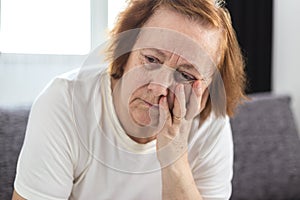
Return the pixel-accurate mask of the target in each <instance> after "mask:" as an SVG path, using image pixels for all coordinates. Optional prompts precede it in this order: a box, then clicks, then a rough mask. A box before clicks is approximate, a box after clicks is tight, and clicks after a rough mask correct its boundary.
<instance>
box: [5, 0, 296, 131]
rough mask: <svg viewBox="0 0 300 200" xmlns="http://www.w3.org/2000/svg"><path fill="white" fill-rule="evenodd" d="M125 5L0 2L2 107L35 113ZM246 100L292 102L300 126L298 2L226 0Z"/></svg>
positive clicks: (68, 0) (76, 0)
mask: <svg viewBox="0 0 300 200" xmlns="http://www.w3.org/2000/svg"><path fill="white" fill-rule="evenodd" d="M125 5H126V4H125V1H124V0H110V1H108V0H90V1H87V0H27V1H23V0H0V11H1V15H0V105H4V106H16V105H17V106H18V105H28V104H29V105H30V104H31V103H32V102H33V101H34V99H35V98H36V96H37V95H38V94H39V93H40V91H41V90H42V89H43V88H44V87H45V85H46V84H47V83H48V82H49V81H50V80H51V79H52V78H53V77H54V76H56V75H58V74H61V73H64V72H66V71H69V70H71V69H74V68H78V67H80V65H81V63H82V62H83V61H84V59H85V58H86V56H87V54H88V53H89V52H90V51H91V50H92V49H93V48H95V47H96V46H97V45H99V44H101V43H102V42H104V41H105V40H106V38H107V35H108V31H109V30H110V29H111V27H112V26H113V24H114V21H115V17H116V15H117V13H118V12H119V11H121V10H123V9H124V7H125ZM227 8H228V9H229V10H230V12H231V15H232V21H233V26H234V27H235V29H236V32H237V36H238V40H239V43H240V45H241V47H242V51H243V54H244V56H245V59H246V71H247V75H248V87H247V93H248V94H251V93H258V92H273V93H276V94H288V95H290V96H291V98H292V109H293V112H294V114H295V117H296V121H297V126H298V127H299V125H300V92H299V91H300V77H299V76H300V54H299V52H300V37H299V35H300V23H299V19H300V12H298V10H299V8H300V1H299V0H285V1H282V0H242V1H240V0H227Z"/></svg>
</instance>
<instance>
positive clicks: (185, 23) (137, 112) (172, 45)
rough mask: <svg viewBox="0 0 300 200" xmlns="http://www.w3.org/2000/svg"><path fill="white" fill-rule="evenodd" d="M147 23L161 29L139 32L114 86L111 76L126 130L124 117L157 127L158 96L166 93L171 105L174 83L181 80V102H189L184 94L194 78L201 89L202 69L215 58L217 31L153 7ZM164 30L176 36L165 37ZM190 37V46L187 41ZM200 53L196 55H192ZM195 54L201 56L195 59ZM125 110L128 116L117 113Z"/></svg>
mask: <svg viewBox="0 0 300 200" xmlns="http://www.w3.org/2000/svg"><path fill="white" fill-rule="evenodd" d="M148 27H151V28H157V29H158V30H161V34H160V33H159V32H158V34H157V35H154V36H153V34H151V33H150V35H147V33H146V34H141V35H140V36H139V38H138V40H137V42H136V45H135V48H134V49H136V50H134V51H132V52H131V54H130V56H129V59H128V61H127V63H126V66H125V68H124V75H123V77H122V80H121V81H119V83H118V84H119V85H120V86H119V87H118V88H119V89H118V90H114V88H115V86H116V84H117V81H115V80H113V81H112V88H113V91H114V103H115V107H116V111H117V114H118V117H119V120H120V121H121V123H122V125H123V126H124V127H125V130H126V124H130V123H128V119H129V118H130V119H132V121H133V122H134V123H135V124H136V125H138V126H141V127H145V126H158V124H159V122H158V119H159V108H158V103H159V100H160V98H161V97H163V96H166V97H167V100H168V104H169V108H170V110H172V107H173V102H174V98H176V97H175V95H174V92H173V91H174V88H175V86H176V85H177V84H183V85H184V90H185V96H186V102H189V104H191V102H190V99H189V97H190V95H191V93H192V92H193V91H192V85H193V83H194V82H195V81H197V80H201V88H202V91H205V89H206V88H207V86H208V84H209V81H208V79H207V74H206V75H204V74H205V73H203V72H204V71H205V72H208V71H210V72H211V70H212V68H213V67H211V65H212V64H213V63H216V62H217V61H218V49H219V48H218V46H219V38H220V34H219V32H218V31H216V30H215V29H208V28H207V27H205V26H204V25H201V24H200V23H197V22H195V21H191V20H190V19H188V18H187V17H185V16H183V15H181V14H179V13H177V12H175V11H172V10H170V9H166V8H158V9H157V10H156V12H155V13H154V14H153V16H151V17H150V19H149V20H148V21H147V22H146V24H145V25H144V26H143V27H142V28H148ZM168 30H171V31H172V32H176V33H178V34H180V35H181V36H180V37H177V35H176V34H175V35H176V36H174V35H173V34H172V36H171V35H167V36H166V34H165V33H168ZM155 33H157V31H156V32H155ZM148 34H149V33H148ZM185 38H188V39H185ZM186 41H188V42H186ZM191 41H192V42H193V43H194V44H193V45H189V43H190V42H191ZM195 46H198V49H197V48H194V47H195ZM199 47H201V51H202V52H200V50H199ZM199 53H200V54H201V56H197V55H198V54H199ZM204 54H205V56H203V55H204ZM200 57H201V60H197V59H198V58H200ZM204 57H205V58H204ZM200 63H201V64H200ZM207 63H209V64H207ZM200 66H201V67H200ZM203 67H205V69H203ZM210 67H211V68H210ZM200 68H201V69H200ZM208 68H210V69H208ZM204 79H205V80H206V81H205V80H204ZM120 97H121V98H120ZM120 101H122V102H123V103H120ZM192 103H193V104H200V102H192ZM121 105H125V106H127V109H122V106H121ZM184 106H187V105H184ZM126 110H128V114H127V115H126V114H124V113H120V112H125V111H126ZM126 116H127V117H126Z"/></svg>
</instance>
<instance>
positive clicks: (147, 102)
mask: <svg viewBox="0 0 300 200" xmlns="http://www.w3.org/2000/svg"><path fill="white" fill-rule="evenodd" d="M140 100H141V101H143V102H144V103H145V104H146V105H148V106H149V107H152V106H153V107H158V104H157V103H150V102H149V101H146V100H144V99H140Z"/></svg>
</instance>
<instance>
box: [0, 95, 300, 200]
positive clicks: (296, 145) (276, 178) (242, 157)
mask: <svg viewBox="0 0 300 200" xmlns="http://www.w3.org/2000/svg"><path fill="white" fill-rule="evenodd" d="M29 108H30V107H29V106H27V107H18V108H1V107H0V200H6V199H10V198H11V194H12V190H13V180H14V175H15V168H16V162H17V157H18V154H19V151H20V149H21V145H22V141H23V139H24V132H25V127H26V123H27V119H28V114H29ZM231 124H232V130H233V139H234V144H235V161H234V177H233V194H232V197H231V199H233V200H235V199H245V200H247V199H249V200H259V199H263V200H268V199H270V200H285V199H286V200H296V199H299V200H300V141H299V136H298V134H297V130H296V125H295V122H294V118H293V113H292V111H291V109H290V98H289V97H288V96H276V95H271V94H257V95H254V96H252V101H249V102H247V103H245V104H244V105H242V106H240V107H239V109H238V113H237V115H236V116H235V117H234V118H233V119H231Z"/></svg>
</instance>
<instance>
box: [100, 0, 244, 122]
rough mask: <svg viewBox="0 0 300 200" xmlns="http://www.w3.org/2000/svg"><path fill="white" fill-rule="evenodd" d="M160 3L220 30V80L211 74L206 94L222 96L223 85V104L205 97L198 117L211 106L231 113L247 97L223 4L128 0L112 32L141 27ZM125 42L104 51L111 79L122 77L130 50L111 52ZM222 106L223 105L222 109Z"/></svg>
mask: <svg viewBox="0 0 300 200" xmlns="http://www.w3.org/2000/svg"><path fill="white" fill-rule="evenodd" d="M160 6H164V7H167V8H170V9H173V10H175V11H177V12H179V13H181V14H183V15H184V16H187V17H188V18H190V19H191V20H196V21H197V20H198V21H199V22H200V21H201V23H203V22H204V23H205V24H207V25H211V26H213V27H215V28H218V29H220V30H222V31H221V32H222V37H223V38H222V42H221V44H220V50H221V57H220V60H219V63H217V68H218V70H219V73H220V74H219V76H221V78H222V83H221V82H220V80H218V77H217V74H215V76H214V77H213V80H212V82H211V84H210V95H212V94H213V95H214V98H216V99H222V98H219V97H221V96H222V95H223V96H224V93H223V92H220V91H222V88H223V87H224V89H225V93H226V99H224V98H223V99H224V100H225V105H223V104H224V101H223V102H217V104H216V105H215V104H214V105H213V106H212V102H211V98H208V100H207V102H206V105H205V108H204V110H203V111H202V112H201V119H203V120H204V119H206V118H207V116H208V115H209V114H210V112H211V111H212V110H213V111H214V112H215V113H216V115H217V116H219V115H223V116H224V115H225V114H227V115H229V116H230V117H231V116H233V115H234V111H235V109H236V107H237V105H238V104H239V103H241V102H242V101H243V100H244V99H247V97H246V96H245V93H244V90H245V84H246V78H245V72H244V60H243V56H242V53H241V50H240V47H239V44H238V41H237V38H236V34H235V31H234V29H233V27H232V24H231V18H230V14H229V12H228V10H227V9H226V8H225V7H218V6H216V5H215V4H214V2H212V0H130V1H129V2H128V7H127V8H126V9H125V10H124V11H123V12H121V13H120V14H119V16H118V20H117V23H116V25H115V27H114V29H113V30H112V32H111V34H112V36H116V35H118V34H120V33H122V32H124V31H128V30H131V29H136V28H141V27H142V26H143V25H144V24H145V22H147V20H148V19H149V18H150V17H151V15H152V14H153V13H154V12H155V10H156V9H157V8H158V7H160ZM136 36H137V35H136ZM136 36H133V37H136ZM134 41H135V40H134ZM125 43H126V41H121V40H119V41H116V42H114V43H112V45H111V46H109V48H108V49H107V51H106V53H107V54H106V56H107V59H108V60H109V61H110V68H109V70H110V75H111V77H112V78H114V79H119V78H121V77H122V75H123V73H124V66H125V65H126V63H127V60H128V57H129V55H130V53H125V54H123V55H121V56H119V57H116V55H115V54H116V51H117V49H118V48H120V47H122V45H125ZM133 45H134V43H132V44H128V43H127V44H126V46H127V47H128V48H130V49H132V47H133ZM223 84H224V86H223ZM221 87H222V88H221ZM222 106H223V107H224V106H226V109H224V108H222Z"/></svg>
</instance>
